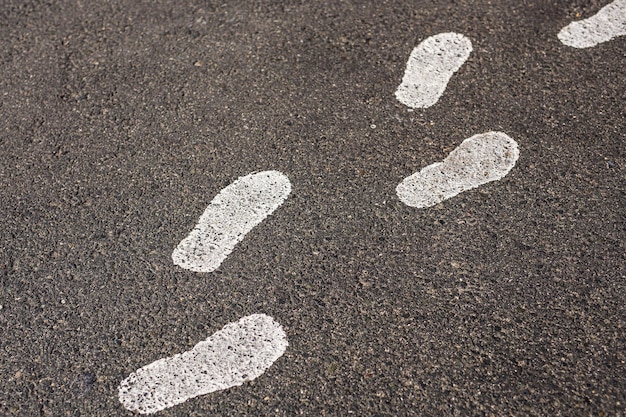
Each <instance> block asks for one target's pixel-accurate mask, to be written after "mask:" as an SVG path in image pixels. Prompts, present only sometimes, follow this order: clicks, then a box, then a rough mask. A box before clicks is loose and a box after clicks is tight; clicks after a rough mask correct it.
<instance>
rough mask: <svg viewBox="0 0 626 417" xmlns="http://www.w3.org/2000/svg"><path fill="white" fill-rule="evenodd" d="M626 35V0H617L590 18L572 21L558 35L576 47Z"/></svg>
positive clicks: (588, 46) (592, 44)
mask: <svg viewBox="0 0 626 417" xmlns="http://www.w3.org/2000/svg"><path fill="white" fill-rule="evenodd" d="M624 35H626V0H615V1H614V2H612V3H610V4H608V5H606V6H604V7H603V8H602V9H600V11H599V12H598V13H596V14H595V15H593V16H591V17H590V18H588V19H584V20H579V21H576V22H572V23H570V24H569V25H567V26H565V27H564V28H563V29H561V31H560V32H559V34H558V35H557V36H558V38H559V40H560V41H561V42H562V43H564V44H565V45H567V46H572V47H574V48H591V47H592V46H596V45H598V44H600V43H603V42H607V41H610V40H611V39H613V38H615V37H618V36H624Z"/></svg>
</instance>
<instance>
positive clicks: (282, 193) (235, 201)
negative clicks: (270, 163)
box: [172, 171, 291, 272]
mask: <svg viewBox="0 0 626 417" xmlns="http://www.w3.org/2000/svg"><path fill="white" fill-rule="evenodd" d="M290 192H291V183H290V182H289V179H288V178H287V177H286V176H285V175H284V174H282V173H280V172H278V171H264V172H259V173H256V174H250V175H246V176H245V177H241V178H239V179H237V180H236V181H235V182H233V183H232V184H230V185H229V186H227V187H226V188H224V189H223V190H222V191H220V192H219V194H218V195H217V196H215V198H214V199H213V201H211V204H209V206H208V207H207V208H206V210H205V211H204V213H203V214H202V216H201V217H200V220H199V221H198V224H197V225H196V227H195V228H194V229H193V230H192V231H191V233H190V234H189V236H187V237H186V238H184V239H183V240H182V241H181V242H180V243H179V244H178V246H177V247H176V249H174V252H173V253H172V260H173V261H174V264H176V265H178V266H180V267H182V268H185V269H189V270H192V271H196V272H211V271H214V270H215V269H217V268H218V267H219V266H220V264H221V263H222V262H223V261H224V259H226V257H227V256H228V255H229V254H230V253H231V252H232V251H233V249H234V247H235V245H236V244H237V243H239V242H240V241H241V240H242V239H243V238H244V237H245V235H246V234H247V233H248V232H249V231H250V230H252V228H253V227H254V226H256V225H258V224H259V223H261V222H262V221H263V219H265V218H266V217H267V216H269V215H270V214H272V213H273V212H274V210H276V209H277V208H278V207H279V206H280V205H281V204H282V203H283V202H284V201H285V199H286V198H287V196H288V195H289V193H290Z"/></svg>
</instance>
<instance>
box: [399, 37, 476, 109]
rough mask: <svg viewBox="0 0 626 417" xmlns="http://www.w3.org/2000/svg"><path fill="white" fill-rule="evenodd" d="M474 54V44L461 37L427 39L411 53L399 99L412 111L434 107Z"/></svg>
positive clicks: (400, 87)
mask: <svg viewBox="0 0 626 417" xmlns="http://www.w3.org/2000/svg"><path fill="white" fill-rule="evenodd" d="M471 52H472V42H471V41H470V40H469V39H468V38H467V37H465V36H463V35H461V34H458V33H440V34H438V35H435V36H431V37H429V38H427V39H425V40H424V41H422V42H421V43H420V44H419V45H418V46H417V47H415V49H413V52H411V55H410V57H409V61H408V62H407V65H406V71H405V72H404V77H403V78H402V83H401V84H400V86H399V87H398V89H397V90H396V98H397V99H398V100H399V101H400V102H401V103H402V104H404V105H406V106H408V107H411V108H426V107H430V106H432V105H433V104H435V103H436V102H437V101H438V100H439V97H441V95H442V94H443V92H444V91H445V89H446V86H447V85H448V82H449V81H450V78H451V77H452V74H454V73H455V72H457V71H458V70H459V68H461V66H462V65H463V63H464V62H465V61H466V60H467V58H469V56H470V53H471Z"/></svg>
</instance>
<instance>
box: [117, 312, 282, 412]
mask: <svg viewBox="0 0 626 417" xmlns="http://www.w3.org/2000/svg"><path fill="white" fill-rule="evenodd" d="M287 346H288V343H287V336H286V335H285V332H284V331H283V328H282V327H281V326H280V324H278V323H277V322H275V321H274V320H273V319H272V318H271V317H269V316H266V315H264V314H253V315H251V316H246V317H243V318H242V319H240V320H239V321H237V322H235V323H229V324H227V325H226V326H224V327H223V328H222V329H221V330H219V331H218V332H216V333H214V334H213V335H212V336H210V337H209V338H208V339H206V340H204V341H202V342H200V343H198V344H197V345H196V346H194V347H193V349H191V350H189V351H187V352H185V353H182V354H177V355H174V356H172V357H170V358H164V359H159V360H157V361H156V362H152V363H151V364H149V365H146V366H144V367H142V368H140V369H138V370H137V371H135V372H133V373H131V374H130V375H129V376H128V378H126V379H125V380H123V381H122V382H121V383H120V386H119V400H120V402H121V403H122V405H123V406H124V407H126V408H127V409H128V410H131V411H137V412H139V413H141V414H152V413H156V412H157V411H161V410H164V409H166V408H169V407H172V406H174V405H176V404H180V403H183V402H185V401H187V400H189V399H191V398H194V397H197V396H200V395H205V394H208V393H210V392H214V391H219V390H223V389H226V388H231V387H235V386H239V385H242V384H243V383H244V382H246V381H252V380H253V379H255V378H257V377H259V376H261V375H262V374H263V373H264V372H265V371H266V370H267V369H268V368H269V367H270V366H271V365H272V364H273V363H274V362H276V360H277V359H278V358H280V357H281V356H282V355H283V353H285V350H286V349H287Z"/></svg>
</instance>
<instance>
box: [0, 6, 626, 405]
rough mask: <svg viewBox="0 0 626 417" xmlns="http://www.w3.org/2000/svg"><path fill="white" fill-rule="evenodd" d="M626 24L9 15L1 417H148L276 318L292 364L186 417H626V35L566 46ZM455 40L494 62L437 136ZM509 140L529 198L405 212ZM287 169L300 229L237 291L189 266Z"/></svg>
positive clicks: (198, 14)
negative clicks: (207, 353) (414, 97)
mask: <svg viewBox="0 0 626 417" xmlns="http://www.w3.org/2000/svg"><path fill="white" fill-rule="evenodd" d="M607 3H608V1H606V0H549V1H547V0H527V1H514V0H438V1H435V0H430V1H428V0H414V1H409V0H381V1H372V2H366V1H359V0H353V1H328V0H319V1H318V0H311V1H303V0H287V1H270V0H267V1H243V0H235V1H229V2H215V1H201V0H180V1H178V0H177V1H175V0H155V1H147V0H117V1H106V2H104V1H84V0H77V1H69V0H59V1H54V2H53V1H34V0H2V1H0V415H2V416H69V417H77V416H132V415H136V414H135V413H133V412H131V411H128V410H126V409H125V408H124V407H123V406H122V404H121V403H120V401H119V400H118V386H119V385H120V382H121V381H122V380H123V379H124V378H126V377H127V376H128V375H129V374H130V373H131V372H134V371H135V370H137V369H139V368H140V367H142V366H144V365H147V364H149V363H151V362H153V361H156V360H158V359H160V358H164V357H168V356H172V355H174V354H177V353H181V352H184V351H187V350H189V349H191V348H192V347H193V346H194V345H195V344H196V343H198V342H199V341H201V340H204V339H206V338H207V337H209V336H210V335H211V334H213V333H214V332H216V331H218V330H220V329H221V328H222V327H223V326H225V325H226V324H227V323H231V322H235V321H237V320H239V319H240V318H242V317H244V316H248V315H251V314H261V313H262V314H266V315H268V316H271V317H273V318H274V319H275V320H276V321H277V322H278V323H280V324H281V325H282V327H283V328H284V331H285V333H286V335H287V340H288V342H289V346H288V347H287V349H286V351H285V353H284V355H283V356H282V357H280V358H279V359H278V360H277V361H276V362H275V363H274V364H273V365H272V366H271V367H270V368H269V369H268V370H267V371H266V372H265V373H264V374H263V375H261V376H260V377H259V378H257V379H255V380H254V381H251V382H247V383H245V384H243V385H241V386H239V387H233V388H229V389H225V390H221V391H217V392H213V393H210V394H207V395H204V396H199V397H197V398H193V399H190V400H188V401H186V402H184V403H183V404H180V405H177V406H174V407H172V408H168V409H166V410H163V411H160V412H159V413H158V414H157V415H159V416H164V417H165V416H210V415H222V416H227V415H229V416H239V415H250V416H294V415H311V416H318V415H321V416H343V415H349V414H353V415H360V416H481V415H488V416H509V415H510V416H526V415H528V416H624V415H626V134H625V132H626V123H625V117H624V116H625V114H626V105H625V103H626V65H624V64H625V63H626V61H625V57H626V37H618V38H616V39H613V40H611V41H608V42H605V43H602V44H599V45H597V46H594V47H591V48H587V49H577V48H573V47H569V46H566V45H564V44H563V43H561V42H560V41H559V39H558V38H557V33H559V31H560V30H561V29H562V28H563V27H564V26H566V25H567V24H569V23H570V22H572V21H573V20H577V19H581V18H585V17H589V16H592V15H593V14H594V13H597V12H598V10H599V9H600V8H601V7H602V6H604V5H606V4H607ZM442 32H457V33H461V34H463V35H465V36H466V37H468V38H469V39H471V42H472V44H473V51H472V53H471V55H470V56H469V58H468V60H467V61H466V62H465V63H464V64H463V66H462V67H461V68H460V69H459V71H458V72H457V73H456V74H454V76H453V77H452V78H451V80H450V82H449V84H448V85H447V88H446V90H445V92H444V94H443V95H442V96H441V98H440V99H439V101H438V102H437V103H436V104H435V105H433V106H432V107H429V108H426V109H415V110H410V109H408V108H407V107H406V106H405V105H404V104H402V103H400V102H399V101H398V100H396V98H395V97H394V92H395V91H396V88H397V87H398V85H399V83H400V81H401V80H402V76H403V73H404V70H405V67H406V63H407V59H408V57H409V54H410V53H411V50H412V49H413V48H414V47H415V46H416V45H418V44H419V43H420V42H421V41H422V40H424V39H425V38H427V37H429V36H431V35H435V34H438V33H442ZM488 131H501V132H505V133H506V134H507V135H509V136H510V137H511V138H513V139H514V140H515V141H516V142H517V143H518V145H519V155H520V156H519V160H518V161H517V164H516V165H515V167H514V168H513V169H512V170H511V172H510V173H509V174H508V175H507V176H506V177H504V178H503V179H502V180H500V181H496V182H491V183H489V184H485V185H483V186H481V187H479V188H476V189H474V190H470V191H466V192H464V193H462V194H459V195H458V196H456V197H454V198H451V199H449V200H446V201H444V202H442V203H440V204H438V205H436V206H434V207H430V208H423V209H417V208H412V207H408V206H407V205H405V204H403V203H402V202H401V201H400V200H399V199H398V197H397V196H396V192H395V188H396V186H397V185H398V184H399V183H400V182H401V181H402V180H403V179H404V178H406V177H407V176H409V175H411V174H412V173H414V172H417V171H419V170H420V169H421V168H423V167H425V166H427V165H429V164H432V163H434V162H437V161H441V160H443V159H444V158H445V157H446V155H448V154H449V153H450V152H451V151H452V150H453V149H454V148H455V147H457V146H458V145H459V144H460V143H461V142H462V141H463V140H464V139H466V138H468V137H471V136H473V135H476V134H479V133H483V132H488ZM265 170H277V171H280V172H281V173H284V174H285V175H286V176H287V177H288V178H289V180H290V181H291V186H292V192H291V194H290V195H289V197H288V198H287V200H286V201H285V202H284V204H283V205H282V206H281V207H280V208H279V209H277V210H276V212H275V213H273V214H272V215H271V216H270V217H268V218H267V219H266V220H265V221H263V222H262V223H261V224H259V225H258V226H257V227H255V228H254V229H253V230H252V231H251V232H250V233H249V234H248V235H246V237H245V238H244V240H243V241H241V242H240V243H239V244H238V245H237V246H236V248H235V249H234V251H233V252H232V254H230V255H229V256H228V258H227V259H226V260H225V261H224V262H223V263H222V264H221V266H220V267H219V268H218V269H217V270H216V271H214V272H210V273H198V272H192V271H188V270H185V269H182V268H180V267H178V266H176V265H174V263H173V262H172V258H171V255H172V251H173V250H174V248H175V247H176V245H178V243H179V242H180V241H181V240H182V239H183V238H184V237H185V236H187V235H188V233H189V232H190V230H191V229H192V228H193V227H194V225H195V224H196V222H197V220H198V218H199V216H200V215H201V214H202V212H203V211H204V209H205V208H206V207H207V205H208V204H209V203H210V202H211V199H212V198H213V197H214V196H215V195H216V194H217V193H218V192H219V191H220V190H221V189H223V188H224V187H225V186H227V185H228V184H231V183H232V182H233V181H234V180H235V179H237V178H238V177H241V176H244V175H247V174H249V173H252V172H257V171H265Z"/></svg>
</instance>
